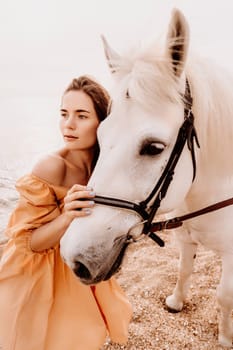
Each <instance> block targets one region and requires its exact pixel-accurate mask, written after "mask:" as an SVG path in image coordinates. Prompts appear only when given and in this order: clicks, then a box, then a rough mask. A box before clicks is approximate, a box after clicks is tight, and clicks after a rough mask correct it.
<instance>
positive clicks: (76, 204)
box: [63, 184, 95, 220]
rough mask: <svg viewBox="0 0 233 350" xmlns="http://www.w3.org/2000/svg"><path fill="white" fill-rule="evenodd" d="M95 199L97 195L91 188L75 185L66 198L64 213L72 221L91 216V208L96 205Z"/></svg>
mask: <svg viewBox="0 0 233 350" xmlns="http://www.w3.org/2000/svg"><path fill="white" fill-rule="evenodd" d="M94 197H95V193H94V192H93V190H92V189H91V188H88V187H87V186H82V185H78V184H76V185H73V186H72V187H71V188H70V189H69V191H68V192H67V194H66V196H65V198H64V208H63V213H64V214H65V215H67V216H68V217H69V219H71V220H73V219H74V218H77V217H82V216H86V215H89V214H91V208H92V207H93V206H94V204H95V203H94V200H93V199H94ZM83 199H86V200H83Z"/></svg>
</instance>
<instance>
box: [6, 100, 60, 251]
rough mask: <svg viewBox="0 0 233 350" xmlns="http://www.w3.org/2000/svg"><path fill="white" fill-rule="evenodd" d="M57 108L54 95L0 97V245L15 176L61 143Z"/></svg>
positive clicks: (11, 206) (12, 201)
mask: <svg viewBox="0 0 233 350" xmlns="http://www.w3.org/2000/svg"><path fill="white" fill-rule="evenodd" d="M59 108H60V100H59V99H58V98H57V97H54V96H52V97H48V96H28V97H26V96H17V97H12V96H10V97H9V96H4V97H1V96H0V244H1V242H2V241H4V240H5V235H4V231H5V228H6V225H7V222H8V219H9V215H10V213H11V212H12V210H13V209H14V207H15V206H16V204H17V200H18V193H17V191H16V189H15V183H16V181H17V179H18V178H20V177H21V176H23V175H25V174H27V173H29V172H30V171H31V169H32V166H33V164H34V163H35V162H36V161H37V160H38V159H39V157H41V156H43V155H44V154H47V153H49V152H51V151H53V150H56V149H58V148H59V147H60V146H61V145H62V138H61V135H60V131H59V117H60V114H59Z"/></svg>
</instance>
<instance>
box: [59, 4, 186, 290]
mask: <svg viewBox="0 0 233 350" xmlns="http://www.w3.org/2000/svg"><path fill="white" fill-rule="evenodd" d="M103 41H104V48H105V54H106V57H107V60H108V64H109V67H110V69H111V71H112V75H113V77H114V78H115V80H116V89H115V91H114V92H113V95H112V97H113V100H112V106H111V111H110V115H109V116H108V118H107V119H106V120H105V121H104V122H102V123H101V125H100V127H99V130H98V140H99V144H100V150H101V151H100V157H99V160H98V162H97V165H96V168H95V170H94V172H93V174H92V177H91V179H90V182H89V185H90V186H92V187H93V188H94V190H95V192H96V193H97V194H99V195H101V196H106V197H115V198H118V199H123V200H127V201H129V202H132V203H140V202H142V201H144V200H145V199H146V198H148V195H150V193H151V191H152V190H153V188H154V187H155V185H156V184H157V183H158V181H159V179H160V177H161V174H162V173H163V170H164V169H165V168H166V165H167V164H168V162H169V158H170V155H171V153H172V151H173V149H174V145H175V144H176V139H177V135H178V133H179V129H180V127H181V125H182V124H183V122H184V109H185V106H184V94H185V86H186V76H185V73H184V67H185V63H186V57H187V51H188V42H189V30H188V25H187V23H186V20H185V18H184V16H183V15H182V14H181V13H180V12H179V11H178V10H174V11H173V14H172V18H171V21H170V25H169V30H168V35H167V39H166V46H165V51H164V52H163V53H161V52H160V54H159V55H158V54H156V48H153V50H151V48H150V50H147V51H144V52H143V53H140V54H135V53H133V52H131V53H130V54H128V55H127V56H120V55H118V54H117V53H116V52H115V51H114V50H112V49H111V48H110V47H109V45H108V44H107V42H106V40H105V39H103ZM192 178H193V163H192V157H191V156H190V150H189V149H188V146H187V143H185V145H184V149H183V151H182V152H181V155H180V158H179V160H178V163H177V165H176V167H175V174H174V178H173V180H172V182H171V184H170V185H169V187H168V190H167V191H166V192H167V193H166V196H165V198H164V199H163V200H162V201H161V204H160V207H159V212H160V213H162V212H168V211H171V210H173V209H174V208H177V207H178V206H179V205H181V204H182V202H183V201H184V199H185V197H186V195H187V192H188V191H189V189H190V186H191V183H192ZM157 192H158V191H157ZM155 195H156V193H155ZM153 199H154V198H150V200H149V203H148V204H149V205H150V204H151V202H152V201H153ZM141 221H142V218H141V217H140V215H139V213H138V212H135V211H132V210H127V209H125V208H116V207H113V206H111V205H110V206H106V205H102V204H96V205H95V208H94V210H93V213H92V215H90V216H89V217H85V218H81V219H78V220H74V221H73V222H72V224H71V225H70V227H69V229H68V230H67V232H66V233H65V235H64V236H63V238H62V240H61V254H62V256H63V257H64V259H65V261H66V262H67V264H68V265H69V266H70V268H71V269H73V271H74V272H75V273H76V275H77V276H79V277H80V279H81V281H83V282H84V283H86V284H94V283H97V282H99V281H102V280H106V279H108V278H109V277H111V275H113V274H114V273H115V272H116V271H117V269H118V267H119V265H120V264H121V260H122V257H123V255H124V251H125V247H126V245H127V239H128V238H127V237H128V236H129V234H128V233H129V232H130V234H131V233H132V232H133V234H136V233H138V232H137V231H139V230H140V231H141V230H142V226H141V227H140V225H139V226H138V227H137V225H136V224H137V223H139V222H141ZM132 227H133V229H132Z"/></svg>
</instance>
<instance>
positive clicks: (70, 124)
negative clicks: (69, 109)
mask: <svg viewBox="0 0 233 350" xmlns="http://www.w3.org/2000/svg"><path fill="white" fill-rule="evenodd" d="M65 124H66V127H67V128H72V129H74V128H75V126H76V124H75V118H74V117H73V116H72V115H71V116H69V117H68V118H67V119H66V122H65Z"/></svg>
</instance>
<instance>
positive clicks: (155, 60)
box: [116, 48, 181, 108]
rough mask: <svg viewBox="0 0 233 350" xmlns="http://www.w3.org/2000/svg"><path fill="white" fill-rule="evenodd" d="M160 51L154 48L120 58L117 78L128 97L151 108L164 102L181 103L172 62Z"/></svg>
mask: <svg viewBox="0 0 233 350" xmlns="http://www.w3.org/2000/svg"><path fill="white" fill-rule="evenodd" d="M157 51H158V52H159V50H157ZM157 51H156V50H153V49H152V48H150V49H147V50H144V51H139V52H138V51H136V50H133V51H132V50H131V51H128V53H127V54H125V55H122V56H121V60H120V61H118V64H117V70H116V76H117V77H118V79H119V80H121V81H122V82H123V85H124V89H125V90H128V91H129V95H130V96H131V97H132V98H133V99H134V100H136V101H137V102H139V103H140V104H141V105H143V106H147V107H151V108H154V107H155V106H156V105H157V104H161V102H162V103H163V102H164V103H167V102H176V103H181V95H180V93H181V89H180V86H179V82H178V80H177V79H176V78H175V76H174V75H173V74H172V70H171V69H170V68H169V66H170V65H169V64H170V62H168V59H167V58H166V57H165V56H162V55H161V53H160V55H159V54H157Z"/></svg>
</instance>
